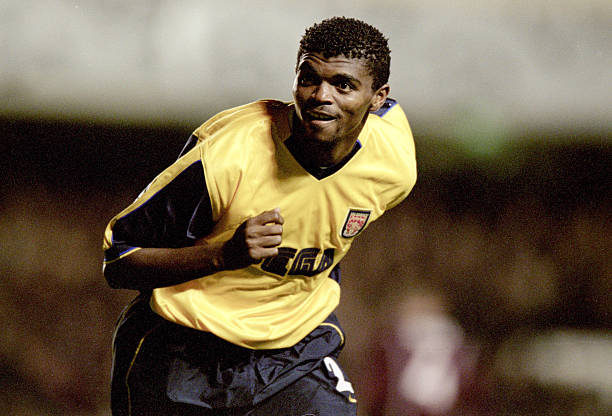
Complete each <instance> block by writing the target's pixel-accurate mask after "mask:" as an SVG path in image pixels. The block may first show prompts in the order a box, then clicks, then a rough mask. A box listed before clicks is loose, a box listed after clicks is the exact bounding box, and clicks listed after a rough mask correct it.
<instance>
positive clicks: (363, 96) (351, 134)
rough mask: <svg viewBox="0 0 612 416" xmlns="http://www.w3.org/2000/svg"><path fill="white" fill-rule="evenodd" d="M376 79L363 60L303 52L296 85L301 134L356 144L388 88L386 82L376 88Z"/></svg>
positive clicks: (313, 137)
mask: <svg viewBox="0 0 612 416" xmlns="http://www.w3.org/2000/svg"><path fill="white" fill-rule="evenodd" d="M373 81H374V80H373V77H372V75H370V73H369V71H368V68H367V67H366V65H365V63H364V61H362V60H360V59H349V58H346V57H344V56H342V55H340V56H335V57H330V58H326V57H324V56H323V55H321V54H318V53H307V54H304V55H303V56H302V57H301V58H300V62H299V64H298V68H297V74H296V77H295V81H294V84H293V98H294V100H295V111H296V115H297V117H298V118H299V121H300V123H301V132H302V134H304V135H305V136H306V138H307V139H311V140H315V141H318V142H328V143H330V144H331V143H333V142H339V141H342V142H348V143H353V142H354V141H355V140H357V137H358V136H359V132H360V131H361V129H362V127H363V125H364V124H365V120H366V117H367V113H368V111H375V110H377V109H378V108H380V106H381V105H382V104H383V103H384V101H385V99H386V97H387V94H388V91H389V86H388V85H386V84H385V85H384V86H383V87H381V88H379V89H378V90H377V91H373V90H372V82H373Z"/></svg>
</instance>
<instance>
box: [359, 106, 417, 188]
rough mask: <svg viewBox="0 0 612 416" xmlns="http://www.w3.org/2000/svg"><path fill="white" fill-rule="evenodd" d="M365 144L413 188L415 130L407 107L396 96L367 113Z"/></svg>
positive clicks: (374, 155)
mask: <svg viewBox="0 0 612 416" xmlns="http://www.w3.org/2000/svg"><path fill="white" fill-rule="evenodd" d="M366 126H367V137H364V140H366V143H365V146H366V148H368V150H369V151H370V152H371V153H372V157H374V158H376V159H377V160H385V165H386V166H387V167H388V168H389V169H390V170H391V171H393V172H396V173H397V174H398V178H400V179H401V181H402V182H406V185H407V186H408V187H409V188H412V186H413V185H414V183H415V182H416V154H415V146H414V138H413V135H412V130H411V128H410V124H409V122H408V119H407V118H406V114H405V113H404V110H403V109H402V107H401V106H400V105H399V103H398V102H397V101H395V100H393V99H387V101H386V102H385V104H384V105H383V107H381V109H380V110H379V111H377V112H372V113H370V115H369V116H368V121H367V123H366Z"/></svg>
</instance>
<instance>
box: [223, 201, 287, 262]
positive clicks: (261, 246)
mask: <svg viewBox="0 0 612 416" xmlns="http://www.w3.org/2000/svg"><path fill="white" fill-rule="evenodd" d="M284 222H285V220H284V219H283V217H282V216H281V214H280V209H279V208H275V209H273V210H270V211H264V212H262V213H261V214H259V215H257V216H256V217H253V218H249V219H248V220H246V221H245V222H243V223H242V224H240V226H239V227H238V229H237V230H236V232H235V233H234V235H233V236H232V238H231V239H230V240H229V241H227V242H226V243H225V244H224V245H223V263H224V268H225V269H226V270H233V269H241V268H243V267H247V266H250V265H251V264H255V263H259V262H260V261H261V260H262V259H264V258H266V257H274V256H276V255H277V254H278V246H279V245H280V244H281V242H282V234H283V223H284Z"/></svg>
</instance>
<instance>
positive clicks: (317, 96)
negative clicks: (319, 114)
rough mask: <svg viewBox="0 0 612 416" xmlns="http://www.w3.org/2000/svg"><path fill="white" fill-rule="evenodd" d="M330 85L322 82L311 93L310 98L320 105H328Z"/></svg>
mask: <svg viewBox="0 0 612 416" xmlns="http://www.w3.org/2000/svg"><path fill="white" fill-rule="evenodd" d="M331 88H332V85H330V84H328V83H327V82H325V81H323V82H321V83H320V84H319V85H317V87H316V88H315V89H314V91H313V92H312V98H313V99H314V100H316V101H317V102H320V103H328V102H330V101H331V92H332V91H331Z"/></svg>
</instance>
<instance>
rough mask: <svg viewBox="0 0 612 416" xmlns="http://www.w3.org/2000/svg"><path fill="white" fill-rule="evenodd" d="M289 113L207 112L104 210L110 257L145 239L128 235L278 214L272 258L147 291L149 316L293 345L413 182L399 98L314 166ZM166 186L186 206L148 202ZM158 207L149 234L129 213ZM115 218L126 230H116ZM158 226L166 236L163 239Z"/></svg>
mask: <svg viewBox="0 0 612 416" xmlns="http://www.w3.org/2000/svg"><path fill="white" fill-rule="evenodd" d="M293 114H294V109H293V104H292V103H285V102H280V101H274V100H262V101H257V102H254V103H251V104H247V105H244V106H241V107H237V108H233V109H230V110H226V111H224V112H222V113H220V114H218V115H216V116H214V117H213V118H211V119H210V120H208V121H207V122H206V123H204V124H203V125H202V126H200V127H199V128H198V129H197V130H195V132H194V134H193V138H194V141H193V146H192V147H191V149H190V150H188V151H187V152H185V154H184V155H183V156H181V157H180V158H179V159H178V160H177V161H176V162H175V163H174V164H173V165H171V166H170V167H169V168H167V169H166V170H165V171H164V172H162V173H161V174H160V175H159V176H158V177H157V178H156V179H155V180H154V181H153V182H152V183H151V184H150V185H149V186H148V188H147V189H146V190H145V191H143V193H142V194H141V195H140V196H139V197H138V199H137V200H136V201H135V202H134V203H133V204H132V205H130V206H129V207H128V208H126V209H125V210H124V211H122V213H120V214H119V215H118V216H117V217H115V218H114V219H113V220H111V222H110V223H109V226H108V227H107V231H106V234H105V244H104V248H105V250H106V258H105V261H107V262H109V261H114V260H116V259H118V258H120V257H122V256H125V255H129V254H130V253H131V252H133V251H134V250H136V249H138V248H139V247H144V246H145V245H143V244H140V245H138V244H139V238H136V237H130V235H136V234H140V235H142V238H140V240H148V243H147V246H181V245H186V244H190V243H191V244H193V243H194V241H195V240H196V239H200V238H201V239H204V240H205V241H208V242H223V241H227V240H229V239H230V238H231V236H232V235H233V234H234V232H235V230H236V228H237V227H238V226H239V225H240V224H241V223H243V222H244V221H245V220H246V219H248V218H250V217H254V216H256V215H258V214H260V213H261V212H263V211H266V210H270V209H272V208H275V207H278V208H280V213H281V215H282V216H283V218H284V220H285V222H284V224H283V234H282V243H281V245H280V247H279V254H278V256H276V257H273V258H267V259H264V260H263V261H262V262H260V263H259V264H254V265H251V266H249V267H246V268H243V269H239V270H228V271H221V272H218V273H215V274H213V275H209V276H204V277H202V278H199V279H195V280H191V281H188V282H185V283H182V284H179V285H176V286H171V287H163V288H157V289H154V290H153V294H152V296H151V307H152V309H153V310H154V311H155V312H156V313H157V314H159V315H160V316H162V317H164V318H165V319H167V320H170V321H172V322H175V323H177V324H180V325H184V326H187V327H191V328H195V329H199V330H204V331H211V332H213V333H214V334H216V335H217V336H219V337H221V338H224V339H226V340H227V341H230V342H232V343H234V344H237V345H240V346H243V347H247V348H253V349H273V348H284V347H288V346H292V345H294V344H296V343H297V342H298V341H300V340H301V339H302V338H304V337H305V336H306V335H307V334H309V333H310V332H311V331H312V330H313V329H314V328H316V327H317V326H318V325H320V324H321V323H322V322H323V321H324V320H325V319H326V318H327V317H328V316H329V315H330V314H331V313H332V312H333V311H334V309H335V308H336V307H337V305H338V303H339V300H340V282H339V278H338V276H339V273H336V272H337V270H338V269H337V267H336V266H337V265H338V263H339V262H340V261H341V260H342V258H343V257H344V256H345V255H346V253H347V251H348V250H349V248H350V246H351V244H352V242H353V238H354V237H355V236H356V235H358V234H359V233H360V232H362V231H363V230H364V229H365V228H366V227H367V226H368V225H369V224H370V223H371V222H372V221H375V220H376V219H377V218H379V217H380V216H381V215H382V214H383V213H384V212H385V211H386V210H387V209H389V208H392V207H393V206H395V205H397V204H398V203H399V202H401V201H402V200H403V199H404V198H405V197H406V196H407V195H408V193H409V192H410V190H411V189H412V187H413V186H414V184H415V181H416V161H415V149H414V141H413V138H412V134H411V131H410V127H409V124H408V121H407V120H406V117H405V115H404V112H403V111H402V109H401V107H400V106H399V105H398V104H397V103H396V102H395V101H393V100H388V101H387V103H385V106H384V107H383V108H382V109H381V110H380V111H379V112H377V113H371V114H369V115H368V119H367V121H366V123H365V126H364V128H363V130H362V131H361V133H360V135H359V137H358V141H357V143H356V145H355V148H354V149H353V152H351V154H350V155H349V156H348V157H347V158H345V160H344V161H342V162H341V163H340V164H339V165H338V166H335V167H332V168H329V169H326V170H325V171H320V172H313V171H312V170H310V171H309V170H306V169H305V168H304V167H303V166H302V165H301V164H300V163H299V162H298V159H296V158H295V157H294V156H293V154H292V152H291V146H290V144H291V127H290V126H291V119H292V117H293ZM198 181H199V182H201V183H200V185H198V184H197V183H198ZM186 184H187V185H186ZM160 195H161V196H160ZM166 195H179V196H178V197H176V198H178V199H181V200H182V199H185V200H188V201H189V202H188V203H186V204H187V207H184V205H185V204H182V205H181V206H180V207H179V208H177V209H160V208H155V209H150V208H149V207H148V205H149V204H151V205H154V203H153V202H150V201H155V200H156V199H160V198H162V199H163V198H167V196H166ZM162 205H163V204H162ZM175 205H178V204H175ZM165 206H167V204H166V205H165ZM181 209H182V210H184V211H185V212H182V213H179V214H176V211H178V210H181ZM147 210H148V211H147ZM169 211H173V212H171V213H168V212H169ZM164 215H165V216H168V217H169V218H168V219H164V220H162V221H161V225H159V224H157V225H156V226H155V227H156V228H157V229H158V231H155V232H153V233H152V234H154V235H153V236H151V235H149V234H151V233H150V232H149V231H147V221H149V220H147V219H138V220H136V219H134V218H136V217H146V218H151V217H156V216H164ZM132 217H134V218H132ZM178 217H180V219H179V220H177V219H176V218H178ZM198 217H202V218H198ZM126 223H130V225H125V224H126ZM118 224H120V225H121V234H122V238H120V239H115V235H114V234H115V229H116V228H117V229H119V225H118ZM134 224H135V225H134ZM160 227H161V228H162V230H163V231H159V229H160ZM164 227H165V228H164ZM167 230H171V231H170V232H169V231H167ZM158 234H159V235H158ZM166 234H171V238H169V240H172V241H169V242H167V243H166V242H165V241H164V239H165V238H166V237H164V235H166ZM115 240H116V241H115ZM130 240H131V241H130ZM164 243H166V245H164Z"/></svg>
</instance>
